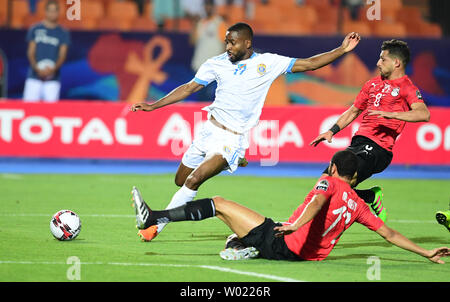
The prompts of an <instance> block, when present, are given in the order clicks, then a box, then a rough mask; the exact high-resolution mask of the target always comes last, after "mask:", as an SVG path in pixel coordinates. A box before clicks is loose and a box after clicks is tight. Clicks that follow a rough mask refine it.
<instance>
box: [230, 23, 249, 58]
mask: <svg viewBox="0 0 450 302" xmlns="http://www.w3.org/2000/svg"><path fill="white" fill-rule="evenodd" d="M246 41H247V40H245V39H244V38H243V37H240V36H239V34H238V33H237V32H235V31H232V32H227V34H226V36H225V45H226V52H227V54H228V59H229V60H230V61H231V62H233V63H234V62H237V61H241V60H242V58H243V57H244V56H245V54H246V53H247V43H246Z"/></svg>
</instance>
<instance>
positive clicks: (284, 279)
mask: <svg viewBox="0 0 450 302" xmlns="http://www.w3.org/2000/svg"><path fill="white" fill-rule="evenodd" d="M0 264H25V265H67V264H66V263H65V262H52V261H8V260H0ZM80 264H81V265H115V266H162V267H179V268H202V269H208V270H213V271H219V272H225V273H232V274H238V275H246V276H251V277H257V278H263V279H269V280H273V281H281V282H306V281H303V280H297V279H293V278H288V277H280V276H275V275H270V274H261V273H255V272H247V271H241V270H236V269H231V268H227V267H221V266H211V265H191V264H167V263H126V262H125V263H123V262H81V263H80Z"/></svg>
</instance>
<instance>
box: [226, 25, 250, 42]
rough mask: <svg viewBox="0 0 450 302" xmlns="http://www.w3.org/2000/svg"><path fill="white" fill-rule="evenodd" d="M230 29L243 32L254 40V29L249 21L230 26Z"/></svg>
mask: <svg viewBox="0 0 450 302" xmlns="http://www.w3.org/2000/svg"><path fill="white" fill-rule="evenodd" d="M228 31H236V32H239V33H243V34H244V35H245V36H246V37H248V38H249V39H250V40H253V29H252V28H251V27H250V25H248V24H247V23H243V22H239V23H236V24H234V25H231V26H230V27H228Z"/></svg>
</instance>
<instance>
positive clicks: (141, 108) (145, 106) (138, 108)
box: [130, 103, 153, 111]
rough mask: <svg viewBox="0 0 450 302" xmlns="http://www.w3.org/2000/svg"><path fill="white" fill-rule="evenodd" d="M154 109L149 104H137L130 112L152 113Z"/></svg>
mask: <svg viewBox="0 0 450 302" xmlns="http://www.w3.org/2000/svg"><path fill="white" fill-rule="evenodd" d="M152 110H153V107H152V105H150V104H147V103H136V104H133V105H132V106H131V107H130V111H152Z"/></svg>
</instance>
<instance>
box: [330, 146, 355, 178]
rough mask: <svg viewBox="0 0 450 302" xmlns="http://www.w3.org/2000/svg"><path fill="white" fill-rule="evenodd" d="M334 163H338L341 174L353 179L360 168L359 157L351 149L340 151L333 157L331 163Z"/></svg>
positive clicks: (337, 166) (338, 170)
mask: <svg viewBox="0 0 450 302" xmlns="http://www.w3.org/2000/svg"><path fill="white" fill-rule="evenodd" d="M333 164H335V165H336V168H337V172H338V174H339V176H342V177H349V178H350V179H351V178H352V177H353V176H354V175H355V172H356V170H357V169H358V158H357V157H356V155H355V154H354V153H353V152H351V151H348V150H343V151H338V152H336V153H335V154H334V155H333V158H331V165H333Z"/></svg>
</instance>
